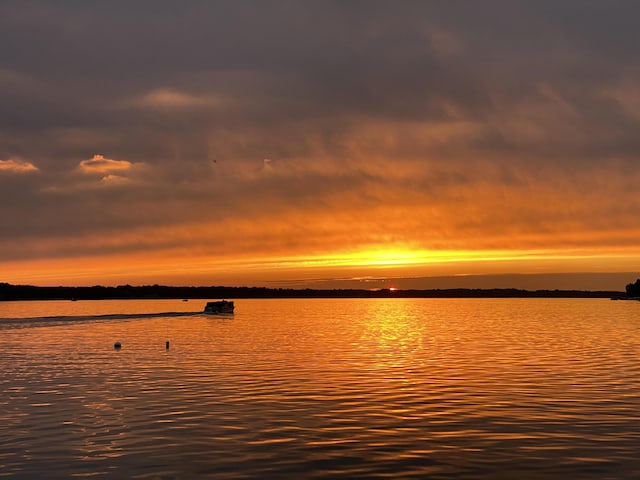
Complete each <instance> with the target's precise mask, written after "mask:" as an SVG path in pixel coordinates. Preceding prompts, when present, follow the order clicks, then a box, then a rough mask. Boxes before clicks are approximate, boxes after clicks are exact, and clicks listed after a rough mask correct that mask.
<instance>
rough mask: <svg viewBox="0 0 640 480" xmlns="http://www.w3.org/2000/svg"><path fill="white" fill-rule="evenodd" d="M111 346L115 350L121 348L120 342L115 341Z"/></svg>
mask: <svg viewBox="0 0 640 480" xmlns="http://www.w3.org/2000/svg"><path fill="white" fill-rule="evenodd" d="M113 348H114V349H116V350H120V349H121V348H122V344H121V343H120V342H116V343H114V344H113Z"/></svg>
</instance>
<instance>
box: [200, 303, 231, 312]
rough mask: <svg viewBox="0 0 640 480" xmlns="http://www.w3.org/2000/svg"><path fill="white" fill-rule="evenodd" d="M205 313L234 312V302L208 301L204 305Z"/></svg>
mask: <svg viewBox="0 0 640 480" xmlns="http://www.w3.org/2000/svg"><path fill="white" fill-rule="evenodd" d="M204 313H214V314H215V313H233V302H228V301H227V300H218V301H216V302H207V304H206V305H205V307H204Z"/></svg>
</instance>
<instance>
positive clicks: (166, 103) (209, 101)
mask: <svg viewBox="0 0 640 480" xmlns="http://www.w3.org/2000/svg"><path fill="white" fill-rule="evenodd" d="M128 103H129V104H131V105H135V106H138V107H145V108H189V107H215V106H219V105H221V104H222V100H221V99H220V98H218V97H216V96H214V95H194V94H190V93H185V92H181V91H178V90H173V89H169V88H156V89H154V90H151V91H149V92H148V93H146V94H144V95H142V96H139V97H137V98H134V99H133V100H131V101H130V102H128Z"/></svg>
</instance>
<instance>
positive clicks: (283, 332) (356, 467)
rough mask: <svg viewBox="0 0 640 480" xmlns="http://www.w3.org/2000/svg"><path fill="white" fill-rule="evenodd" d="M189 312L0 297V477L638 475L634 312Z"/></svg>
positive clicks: (353, 307)
mask: <svg viewBox="0 0 640 480" xmlns="http://www.w3.org/2000/svg"><path fill="white" fill-rule="evenodd" d="M204 303H205V301H204V300H203V301H193V300H192V301H190V302H180V301H171V300H160V301H101V302H95V301H94V302H91V301H78V302H68V301H65V302H5V303H0V334H1V335H2V349H0V362H1V363H0V364H1V365H2V376H1V378H0V394H1V396H0V477H9V478H25V479H26V478H70V477H82V476H87V477H92V478H225V479H226V478H230V479H235V478H237V479H241V478H243V479H253V478H256V479H257V478H308V479H316V478H394V479H406V478H471V479H474V478H475V479H500V478H504V479H511V478H522V479H529V478H530V479H552V478H561V477H569V478H582V479H590V478H593V479H596V478H597V479H602V478H640V460H638V458H637V457H638V455H637V452H638V446H639V445H640V413H639V412H640V366H639V361H640V360H639V359H640V355H639V354H640V347H639V345H640V344H639V341H640V303H637V302H611V301H609V300H602V299H570V300H565V299H366V300H362V299H353V300H350V299H331V300H320V299H311V300H307V299H304V300H301V299H298V300H281V299H278V300H237V301H236V313H235V315H233V316H225V317H222V316H221V317H216V316H204V315H201V314H198V313H197V312H198V311H199V310H201V309H202V308H203V306H204ZM156 312H160V314H158V315H156V314H155V313H156ZM166 340H170V342H171V343H170V349H169V350H166V348H165V341H166ZM115 341H120V342H121V343H122V349H121V350H119V351H116V350H114V348H113V344H114V342H115Z"/></svg>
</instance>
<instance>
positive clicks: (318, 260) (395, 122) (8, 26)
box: [0, 0, 640, 289]
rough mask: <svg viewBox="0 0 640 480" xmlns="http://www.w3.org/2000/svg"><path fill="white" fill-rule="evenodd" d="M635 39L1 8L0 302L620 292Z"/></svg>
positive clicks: (609, 21)
mask: <svg viewBox="0 0 640 480" xmlns="http://www.w3.org/2000/svg"><path fill="white" fill-rule="evenodd" d="M638 18H640V3H638V2H632V1H622V0H621V1H614V2H606V1H590V0H566V1H557V0H553V1H544V0H531V1H518V0H508V1H507V0H505V1H482V2H472V1H455V0H453V1H439V2H435V1H434V2H429V1H375V0H368V1H364V0H362V1H347V0H345V1H331V0H327V1H304V0H303V1H299V0H291V1H270V0H264V1H258V0H255V1H241V0H230V1H216V0H211V1H165V0H153V1H108V2H86V1H79V0H78V1H31V0H16V1H11V0H4V1H2V2H1V3H0V223H1V232H2V233H1V235H0V281H3V282H9V283H15V284H25V283H28V284H35V285H94V284H102V285H118V284H124V283H129V284H153V283H160V284H168V285H250V286H251V285H264V286H298V287H305V286H311V287H313V286H317V285H321V286H340V285H345V286H347V285H348V286H354V285H362V286H363V288H366V287H368V286H373V287H376V286H392V285H398V286H403V285H408V283H407V282H408V280H407V281H404V282H405V283H402V282H403V281H402V280H401V279H403V278H407V279H412V280H411V281H412V282H413V283H411V286H412V287H416V286H417V287H419V286H420V285H427V283H428V285H429V287H433V286H437V282H436V284H434V283H433V281H430V282H427V280H425V282H427V283H420V281H418V280H417V279H423V278H425V277H438V278H442V277H446V278H444V279H443V280H442V283H441V285H445V286H451V285H454V283H455V282H454V283H451V278H453V279H461V281H466V282H468V281H469V278H471V279H476V280H478V281H477V282H476V283H475V284H474V283H473V282H471V283H468V284H465V285H467V286H486V287H493V286H496V281H498V280H500V282H503V283H504V280H505V279H508V280H509V281H512V280H513V281H514V282H515V283H514V284H513V286H516V287H517V286H520V285H521V283H518V282H519V281H518V279H522V278H529V277H530V275H534V276H535V278H539V279H544V280H545V281H546V282H548V283H547V286H548V287H549V288H565V287H566V288H587V289H600V288H601V289H610V288H613V289H623V288H624V284H625V282H626V281H627V280H628V281H631V280H632V279H635V278H636V277H637V276H640V274H638V273H637V272H640V215H639V212H640V62H639V60H638V45H640V29H639V28H638ZM620 272H623V273H622V274H621V275H618V273H620ZM513 274H519V275H518V276H517V277H515V276H513ZM556 274H563V275H556ZM612 274H613V275H612ZM450 277H451V278H450ZM531 278H533V277H531ZM500 286H505V285H502V283H501V284H500Z"/></svg>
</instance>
